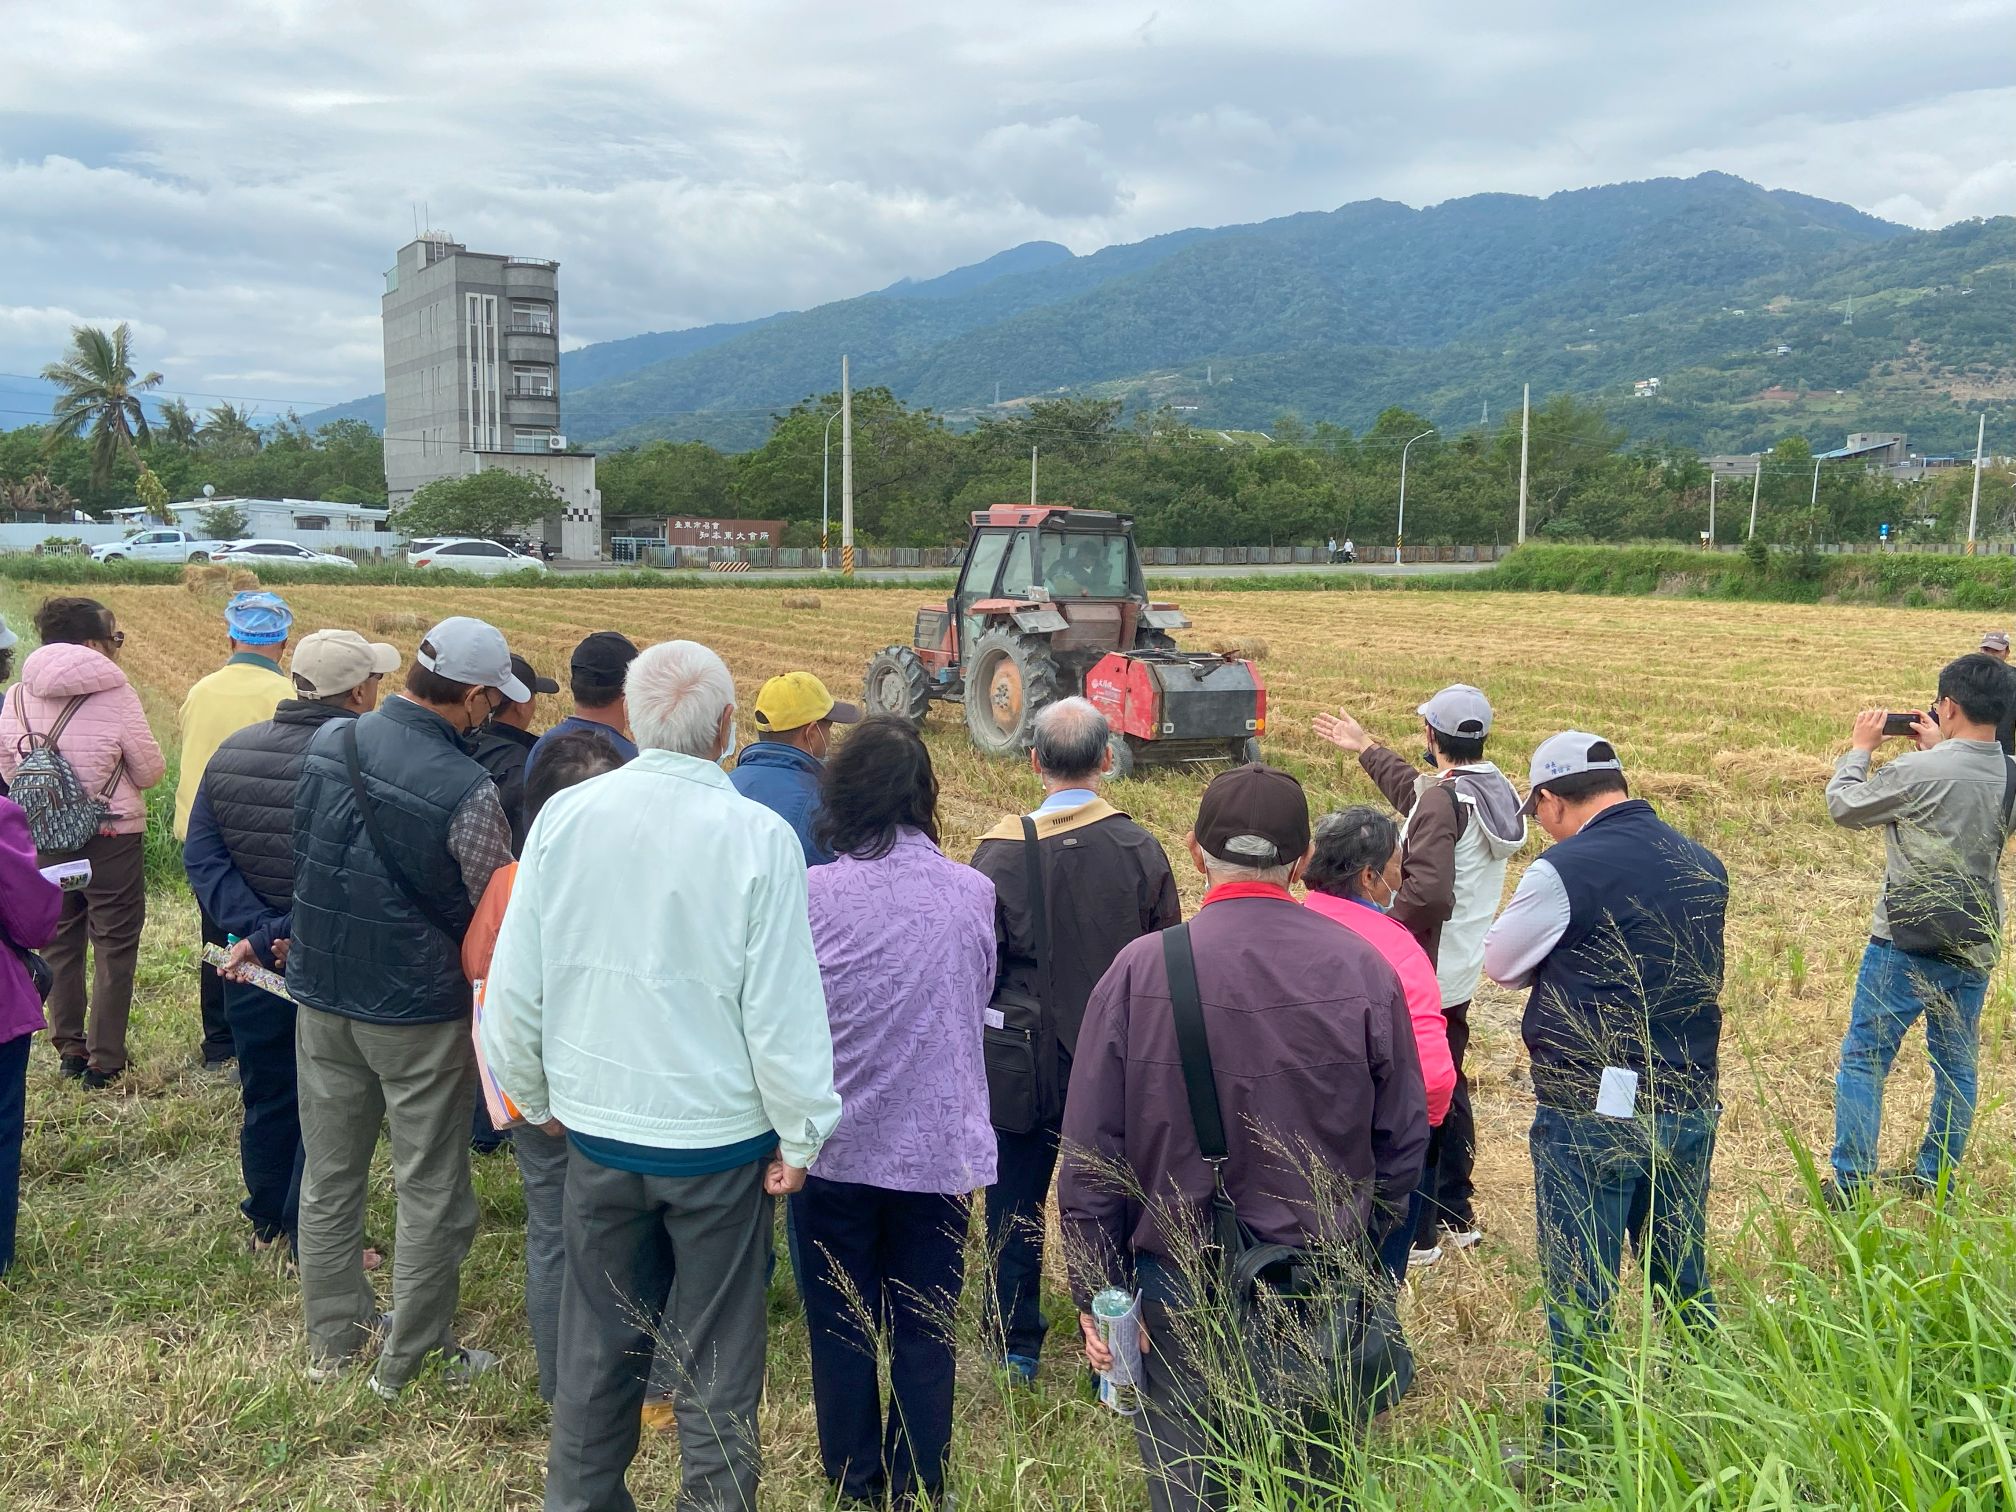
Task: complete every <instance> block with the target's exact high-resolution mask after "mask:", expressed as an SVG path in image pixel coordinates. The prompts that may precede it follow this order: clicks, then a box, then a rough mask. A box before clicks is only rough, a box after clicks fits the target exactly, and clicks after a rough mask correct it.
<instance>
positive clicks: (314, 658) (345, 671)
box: [287, 630, 399, 698]
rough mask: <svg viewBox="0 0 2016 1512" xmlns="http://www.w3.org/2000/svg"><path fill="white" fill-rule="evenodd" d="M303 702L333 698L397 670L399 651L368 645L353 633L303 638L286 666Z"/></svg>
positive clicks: (379, 643)
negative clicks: (371, 679) (369, 680)
mask: <svg viewBox="0 0 2016 1512" xmlns="http://www.w3.org/2000/svg"><path fill="white" fill-rule="evenodd" d="M287 670H288V671H290V672H291V673H293V675H294V686H295V688H296V689H297V690H298V691H299V692H300V694H301V696H302V697H303V698H334V697H335V696H336V695H337V694H338V693H348V692H349V691H350V690H351V689H352V688H355V687H357V686H359V685H360V684H362V683H363V682H365V681H366V680H367V679H369V678H372V677H383V676H384V675H385V674H386V673H387V672H397V671H398V670H399V648H398V647H397V646H390V645H387V644H386V643H385V642H384V641H368V640H366V639H364V637H363V636H361V635H359V634H358V633H357V632H356V631H355V630H317V631H316V632H315V633H314V634H313V635H308V636H303V637H302V639H301V641H300V642H299V643H298V644H297V645H296V646H295V647H294V659H293V660H292V661H291V662H290V663H288V668H287Z"/></svg>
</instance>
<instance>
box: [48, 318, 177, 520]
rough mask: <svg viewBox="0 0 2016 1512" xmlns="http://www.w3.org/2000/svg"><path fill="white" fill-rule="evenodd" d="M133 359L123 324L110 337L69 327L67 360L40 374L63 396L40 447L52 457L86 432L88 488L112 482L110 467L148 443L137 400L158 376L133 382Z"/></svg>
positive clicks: (144, 415) (128, 333)
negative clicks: (88, 437) (88, 440)
mask: <svg viewBox="0 0 2016 1512" xmlns="http://www.w3.org/2000/svg"><path fill="white" fill-rule="evenodd" d="M132 356H133V344H132V332H131V331H130V330H128V328H127V325H126V322H125V321H123V320H122V321H120V322H119V324H118V325H116V326H114V327H113V328H112V334H111V335H109V336H108V335H106V334H105V332H104V331H103V330H101V329H100V328H99V327H97V326H72V327H71V329H70V355H69V356H67V357H65V358H64V359H63V360H62V361H61V362H52V363H50V364H49V365H48V366H47V367H45V368H44V369H42V379H43V381H44V382H45V383H53V384H55V385H57V386H58V387H59V388H61V389H62V390H63V392H62V394H61V395H59V396H58V397H57V400H56V405H55V411H54V416H55V418H54V421H53V423H52V424H51V425H50V427H49V435H48V438H47V440H46V441H45V442H44V445H45V447H46V448H47V449H48V450H51V451H54V450H55V448H56V447H57V446H58V445H59V444H60V443H62V442H64V441H68V440H70V439H71V438H73V437H75V436H81V435H83V434H84V432H85V431H87V430H88V431H90V432H91V483H92V486H93V487H96V488H103V487H104V486H105V485H106V484H107V483H109V482H111V481H112V465H113V464H114V463H115V462H117V461H118V460H119V458H120V457H121V456H130V455H132V453H133V448H134V443H135V442H136V441H145V440H146V439H147V437H148V433H147V411H146V410H145V409H144V408H142V406H141V403H140V395H142V394H143V393H145V392H146V391H147V390H148V389H151V388H153V387H155V386H156V385H157V384H159V383H160V382H161V375H160V374H159V373H149V374H148V375H147V376H146V377H144V378H138V377H135V376H134V373H133V361H132Z"/></svg>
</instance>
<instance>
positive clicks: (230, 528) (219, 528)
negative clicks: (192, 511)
mask: <svg viewBox="0 0 2016 1512" xmlns="http://www.w3.org/2000/svg"><path fill="white" fill-rule="evenodd" d="M251 528H252V521H251V519H250V518H249V517H248V516H247V515H246V513H245V511H244V510H242V509H240V508H239V507H238V506H237V505H236V504H212V505H211V506H210V507H209V508H208V509H204V510H199V511H198V512H197V515H196V530H197V533H198V534H200V535H201V536H202V537H203V538H204V539H205V540H210V541H235V540H237V539H238V538H239V537H240V536H243V535H244V534H246V533H247V532H248V531H250V530H251Z"/></svg>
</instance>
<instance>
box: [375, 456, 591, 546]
mask: <svg viewBox="0 0 2016 1512" xmlns="http://www.w3.org/2000/svg"><path fill="white" fill-rule="evenodd" d="M560 503H561V500H560V495H558V494H557V493H555V492H554V491H553V486H552V484H550V483H548V482H547V481H546V480H545V479H544V478H543V477H540V476H539V475H538V474H537V473H515V472H506V471H504V470H503V469H502V468H488V469H485V470H484V471H482V472H475V473H467V474H465V475H463V476H462V477H459V478H438V479H436V480H435V481H434V482H432V483H429V484H427V485H426V486H424V487H423V488H420V489H418V490H417V491H416V492H415V493H414V495H413V501H412V503H410V504H408V505H407V506H406V507H405V508H404V509H401V510H399V511H397V512H396V513H395V514H394V515H393V516H392V522H391V523H392V528H393V529H394V530H397V531H399V532H401V533H402V534H404V535H408V536H422V535H444V536H482V537H485V538H487V537H490V536H497V535H504V534H507V533H508V532H511V531H514V530H517V529H518V528H519V527H521V526H524V525H529V524H531V523H532V522H533V521H534V520H539V519H544V518H545V517H546V516H547V515H549V514H553V513H556V512H558V510H559V508H560Z"/></svg>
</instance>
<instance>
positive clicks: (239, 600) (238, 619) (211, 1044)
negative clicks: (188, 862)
mask: <svg viewBox="0 0 2016 1512" xmlns="http://www.w3.org/2000/svg"><path fill="white" fill-rule="evenodd" d="M224 628H225V631H226V633H227V634H228V635H229V636H230V641H231V655H230V656H229V657H228V658H227V659H226V660H225V663H224V665H223V666H221V667H219V668H218V669H217V670H216V671H215V672H212V673H211V674H210V675H209V676H208V677H204V678H199V679H198V680H197V681H196V683H195V684H194V685H193V686H191V687H190V689H189V695H188V697H186V698H184V699H183V700H182V714H181V719H180V724H181V730H182V763H181V769H180V771H179V773H178V775H177V777H176V784H175V838H176V839H177V840H178V841H181V840H187V839H188V838H189V810H190V808H191V807H192V806H193V805H194V804H195V802H196V789H197V788H199V787H200V786H202V783H203V771H204V768H206V767H208V766H209V765H210V758H211V757H212V756H214V755H215V754H216V753H217V747H219V746H220V745H222V744H223V743H224V741H225V739H226V738H227V737H229V736H232V735H235V734H237V733H238V732H239V731H240V730H243V729H245V728H247V727H248V726H251V725H255V724H264V723H265V722H266V721H267V720H269V719H271V718H272V717H273V711H274V710H275V709H276V708H278V707H279V706H280V700H281V699H283V698H291V697H293V696H294V685H293V683H291V682H290V681H288V678H287V674H286V673H284V672H282V671H281V670H280V657H281V655H282V654H283V653H284V652H285V651H286V649H287V637H288V635H289V634H291V633H292V631H293V628H294V614H293V611H292V610H290V609H289V608H288V607H287V603H286V600H284V599H282V598H281V597H280V596H279V595H278V594H273V593H258V592H252V593H237V594H233V595H232V597H231V602H230V603H228V604H226V605H225V606H224ZM202 919H203V943H204V944H206V945H222V944H225V943H226V940H225V935H224V931H223V930H222V929H221V928H219V927H218V925H217V924H216V923H215V922H214V921H213V920H212V919H211V918H210V916H209V915H208V914H204V915H203V916H202ZM196 971H197V977H198V982H199V987H198V992H199V995H200V997H201V1000H202V1005H203V1043H202V1045H201V1047H200V1048H201V1051H202V1056H203V1069H204V1070H205V1071H208V1072H212V1073H215V1074H223V1073H225V1072H227V1071H229V1070H230V1067H231V1063H232V1061H233V1060H235V1059H236V1058H237V1052H236V1050H235V1049H234V1048H233V1046H232V1043H231V1024H230V1021H229V1020H228V1019H227V1018H226V1017H225V1016H224V984H223V982H222V980H221V979H220V978H219V977H218V975H217V973H216V972H215V971H213V970H211V969H210V968H209V967H208V966H205V965H202V964H201V963H198V965H197V967H196Z"/></svg>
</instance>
